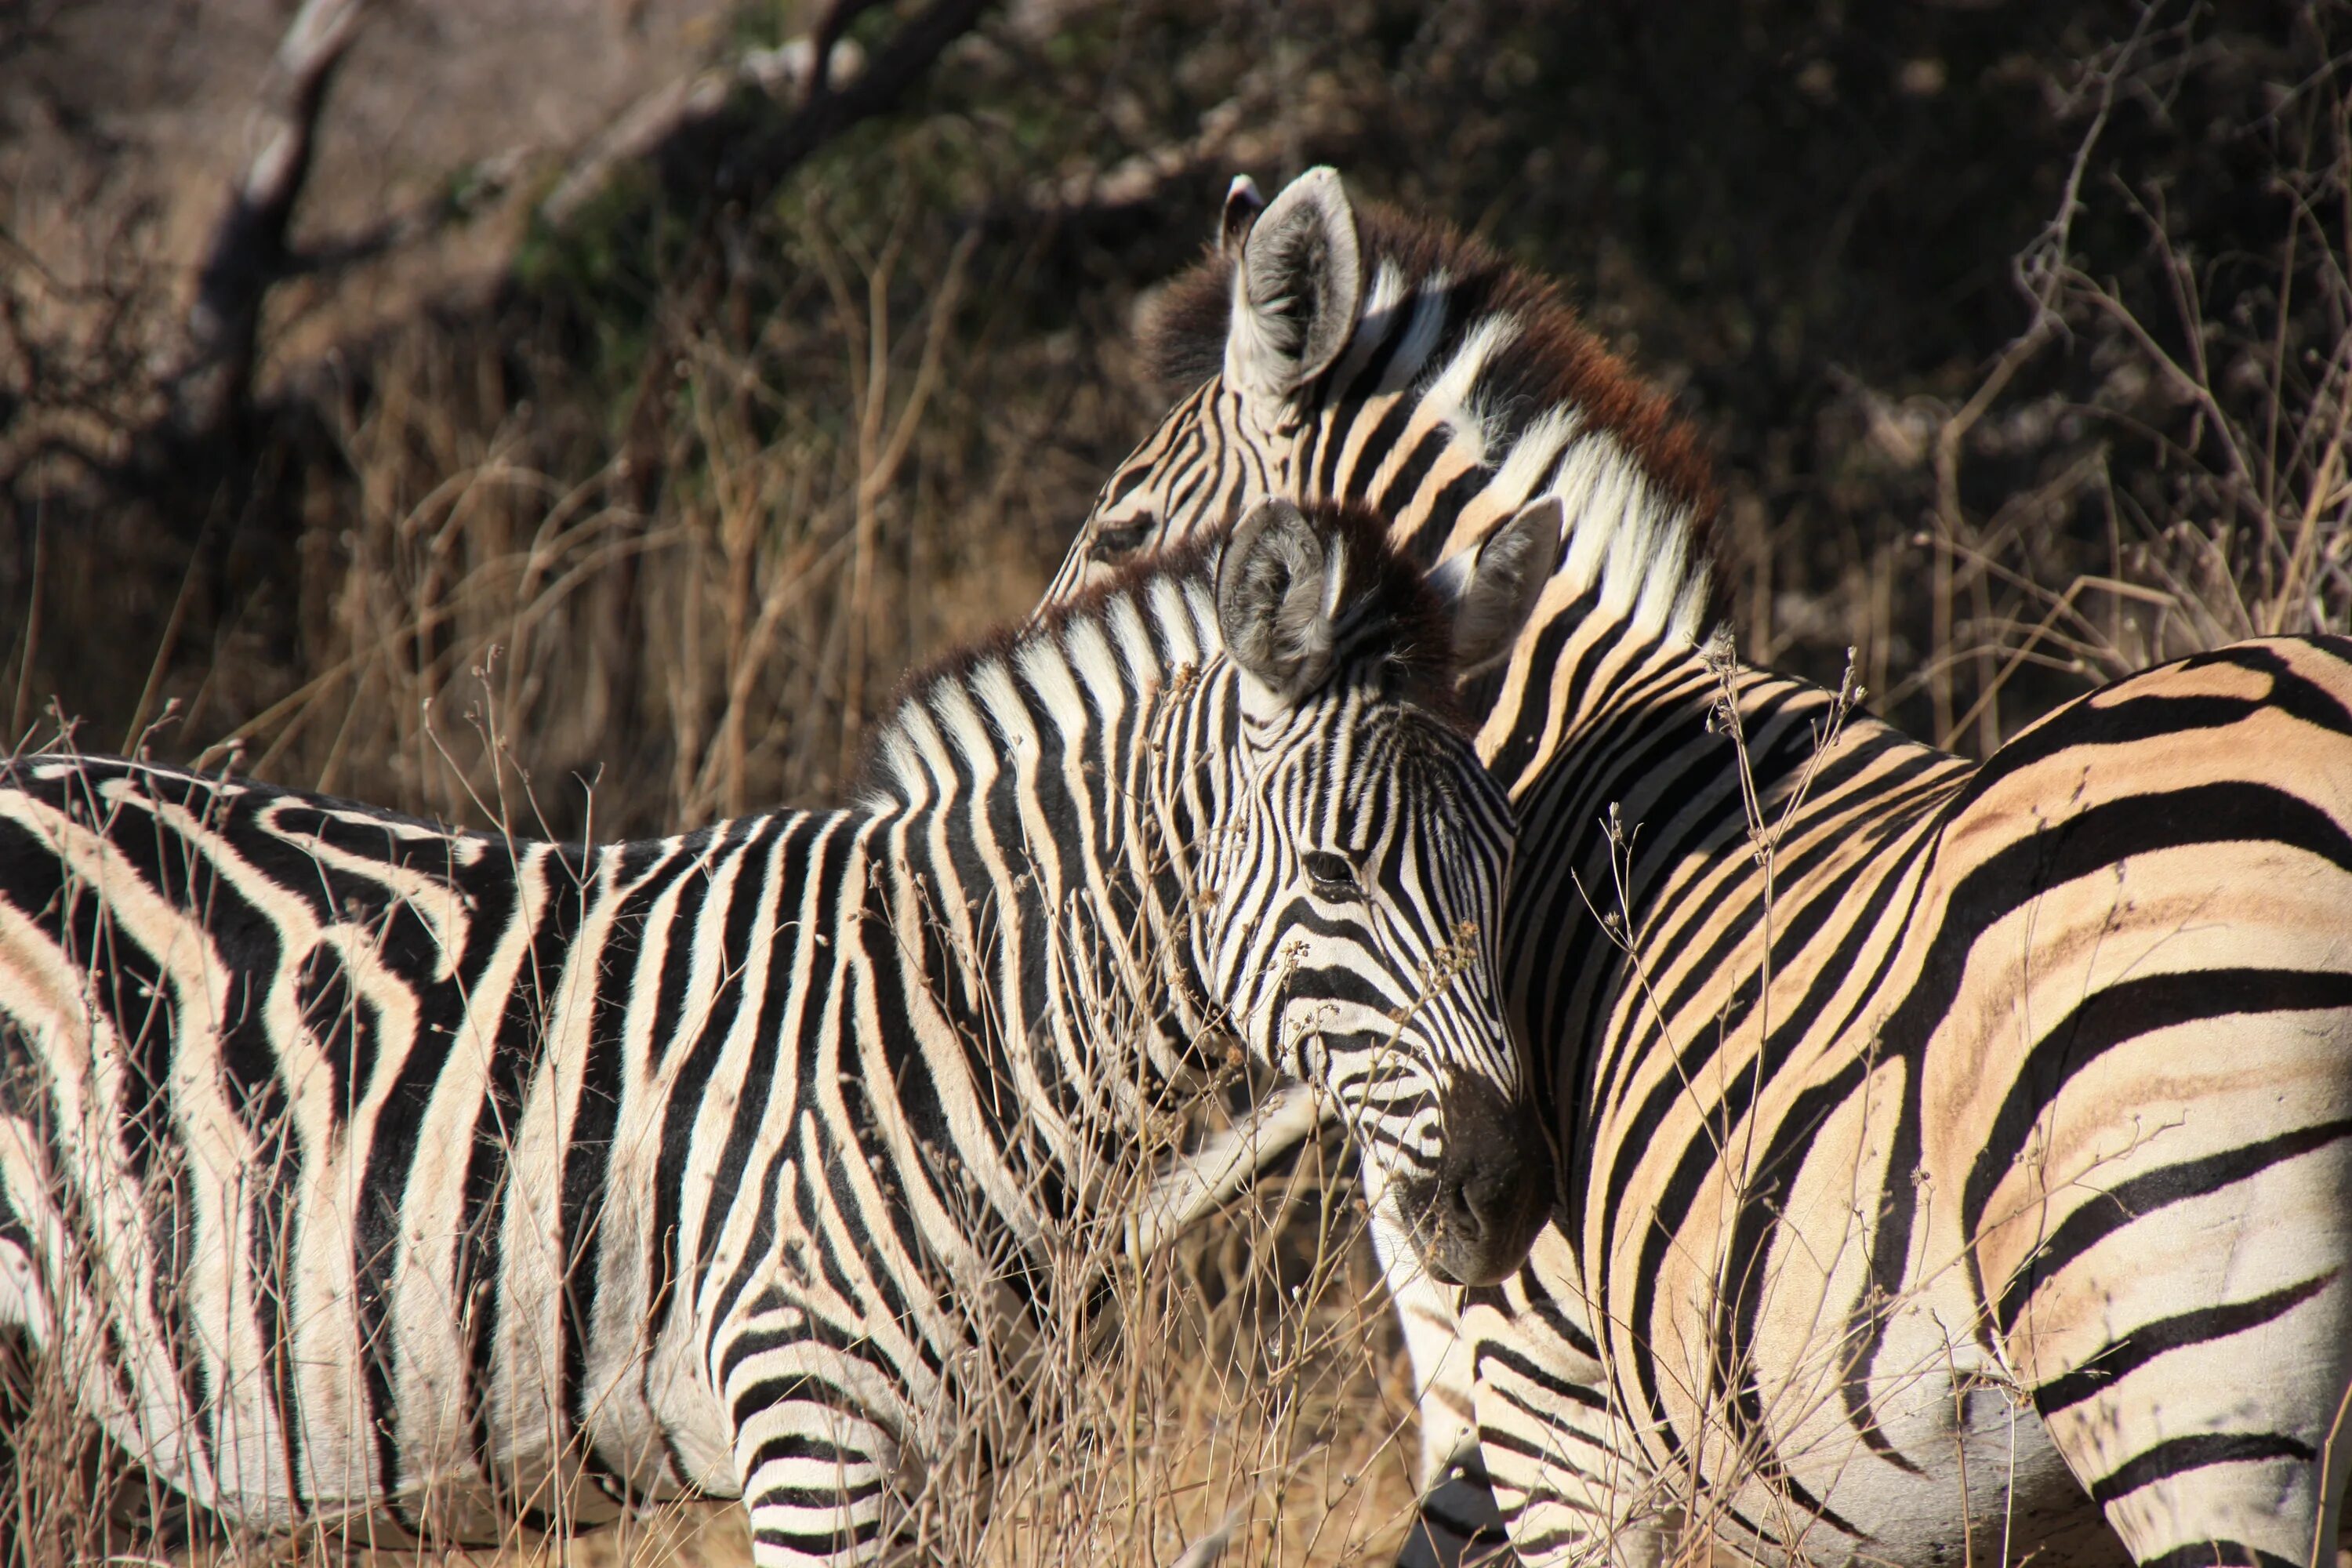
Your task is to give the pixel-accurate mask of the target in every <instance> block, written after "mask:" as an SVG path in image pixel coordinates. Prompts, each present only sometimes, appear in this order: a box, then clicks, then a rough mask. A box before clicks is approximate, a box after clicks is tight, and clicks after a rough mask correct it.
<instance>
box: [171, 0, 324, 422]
mask: <svg viewBox="0 0 2352 1568" xmlns="http://www.w3.org/2000/svg"><path fill="white" fill-rule="evenodd" d="M367 5H368V0H303V3H302V7H301V9H300V10H299V11H297V12H296V13H295V14H294V20H293V23H292V24H291V25H290V26H288V27H287V29H286V35H285V37H282V38H280V39H279V40H278V53H277V55H276V57H275V58H273V59H272V60H271V62H270V67H269V72H268V76H267V77H266V78H265V79H264V81H263V85H262V89H261V95H260V99H261V100H260V102H259V103H258V104H257V106H256V108H255V110H254V127H253V137H252V140H253V142H255V143H256V144H257V147H256V151H255V152H254V153H253V155H252V157H251V159H250V160H249V161H248V162H247V163H246V166H245V169H244V172H243V173H242V174H239V175H238V177H237V179H236V184H234V185H233V186H232V188H231V190H230V194H229V200H228V206H227V210H226V211H225V212H224V213H222V215H221V217H220V221H219V222H218V223H217V224H215V226H214V228H213V237H212V243H211V245H210V246H209V247H207V248H206V251H205V261H204V265H203V267H202V268H200V269H199V271H198V272H197V275H196V296H195V300H194V303H193V304H192V305H190V307H189V309H188V318H187V327H186V337H187V342H186V346H185V349H184V353H183V355H182V357H181V358H180V360H179V363H178V364H177V365H176V366H175V367H174V368H173V370H172V371H171V373H170V374H168V375H167V377H166V378H165V379H166V389H167V391H168V394H169V397H170V404H171V408H172V423H173V426H176V428H177V429H178V431H179V432H180V433H181V434H182V435H183V436H186V437H200V436H204V435H208V434H210V433H212V432H214V431H216V430H218V429H219V428H220V427H221V426H222V425H223V424H224V423H225V422H226V420H227V418H228V416H229V415H230V414H231V413H232V412H233V411H234V410H235V409H236V406H237V405H239V404H240V403H241V402H242V401H243V400H244V398H245V395H246V392H247V388H248V386H249V385H250V384H251V382H252V378H253V363H254V354H255V348H256V343H257V338H258V336H259V332H260V328H261V306H262V301H263V300H265V299H266V298H267V297H268V293H269V289H270V288H271V286H272V285H274V284H275V283H277V282H278V280H279V279H281V278H283V277H285V276H286V273H287V270H288V258H289V250H288V247H287V243H286V236H287V231H288V229H289V227H290V226H291V225H292V223H293V218H294V206H295V204H296V203H297V202H298V201H299V199H300V197H301V195H302V187H303V185H304V184H305V183H306V182H307V181H308V179H309V177H310V158H311V151H312V143H313V141H314V139H315V137H316V134H317V132H318V125H319V115H320V110H322V109H323V108H324V107H325V104H326V98H327V88H328V84H329V83H330V82H331V80H332V79H333V77H334V74H335V68H336V67H337V66H338V65H340V64H341V62H342V59H343V57H344V54H345V52H346V51H347V50H348V49H349V48H350V47H351V45H352V39H353V38H354V37H357V36H358V33H359V26H360V23H361V21H362V18H363V17H364V16H365V14H366V11H367Z"/></svg>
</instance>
